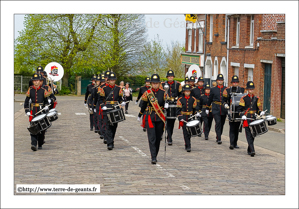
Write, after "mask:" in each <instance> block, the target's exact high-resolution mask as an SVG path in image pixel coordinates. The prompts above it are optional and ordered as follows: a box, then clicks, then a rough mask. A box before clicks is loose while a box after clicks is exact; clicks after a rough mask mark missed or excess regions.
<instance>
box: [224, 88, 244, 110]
mask: <svg viewBox="0 0 299 209" xmlns="http://www.w3.org/2000/svg"><path fill="white" fill-rule="evenodd" d="M244 90H245V89H244V88H243V87H240V86H237V87H232V86H231V87H227V88H226V89H224V91H223V100H224V104H225V103H226V104H228V105H230V100H231V98H232V97H231V93H242V94H244Z"/></svg>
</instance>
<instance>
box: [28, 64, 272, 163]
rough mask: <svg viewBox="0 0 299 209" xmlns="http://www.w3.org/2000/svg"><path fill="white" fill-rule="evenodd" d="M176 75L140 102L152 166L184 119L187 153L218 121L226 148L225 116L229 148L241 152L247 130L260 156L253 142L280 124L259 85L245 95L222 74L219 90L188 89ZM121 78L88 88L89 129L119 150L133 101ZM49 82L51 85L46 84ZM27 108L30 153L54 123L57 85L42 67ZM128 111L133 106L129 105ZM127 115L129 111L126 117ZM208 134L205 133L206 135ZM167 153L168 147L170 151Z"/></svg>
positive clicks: (155, 84)
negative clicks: (265, 103) (240, 139)
mask: <svg viewBox="0 0 299 209" xmlns="http://www.w3.org/2000/svg"><path fill="white" fill-rule="evenodd" d="M174 77H175V75H174V72H173V71H172V70H169V71H168V72H167V74H166V78H167V81H166V82H161V80H160V76H159V75H158V74H153V75H152V76H151V77H147V78H146V79H145V85H144V86H142V87H141V88H140V89H139V94H138V97H137V100H136V103H135V104H137V103H138V101H139V100H140V99H141V100H140V103H139V107H140V112H139V113H138V116H137V121H139V122H140V123H142V125H141V126H142V127H143V130H144V131H145V132H147V137H148V143H149V149H150V153H151V163H152V164H156V163H157V156H158V153H159V149H160V141H161V140H162V136H163V132H164V131H165V143H166V140H167V143H168V145H172V143H173V140H172V139H173V136H172V135H173V129H174V123H175V120H176V119H178V120H179V129H180V128H182V131H183V138H184V142H185V150H186V151H187V152H190V151H191V137H201V135H202V134H204V139H205V140H208V139H209V133H210V130H211V125H212V121H213V119H214V121H215V132H216V142H217V143H218V144H221V143H222V141H221V136H222V134H223V126H224V124H225V120H226V116H227V115H228V120H229V139H230V146H229V149H231V150H233V149H236V148H239V146H238V144H237V142H238V136H239V132H241V131H242V127H243V128H244V129H245V136H246V139H247V142H248V148H247V153H248V154H249V155H250V156H252V157H253V156H254V155H255V149H254V145H253V143H254V139H255V137H256V136H258V135H262V134H264V133H266V132H267V131H268V129H267V124H268V125H269V126H270V125H275V124H276V118H275V117H274V116H271V115H269V116H265V112H266V111H262V110H261V103H260V99H259V97H258V96H256V95H254V88H255V85H254V83H253V82H252V81H249V82H247V85H246V91H247V92H248V93H244V92H245V89H244V88H242V87H240V86H239V78H238V76H236V75H234V76H233V77H232V80H231V83H232V86H230V87H226V86H224V85H223V80H224V79H223V75H222V74H219V75H218V76H217V80H216V82H217V85H216V86H214V87H212V88H211V87H210V85H209V84H205V85H204V79H203V78H202V77H199V78H198V80H197V83H195V79H196V78H195V77H194V76H191V77H190V78H188V77H186V78H185V84H184V85H183V86H182V85H181V83H180V82H177V81H175V80H174ZM116 79H117V78H116V75H115V73H114V72H112V71H109V70H108V71H106V72H105V73H103V74H101V75H98V76H95V75H94V76H93V77H92V78H91V82H92V83H91V84H89V85H88V86H87V88H86V93H85V99H84V105H85V107H86V108H87V109H88V112H89V120H90V130H91V131H93V129H94V131H95V133H98V134H99V135H100V138H101V139H104V141H103V143H104V144H107V149H108V150H113V148H114V142H115V140H114V137H115V134H116V130H117V127H118V123H119V122H122V121H125V114H124V110H123V108H122V107H124V106H126V104H127V103H128V102H129V101H132V89H131V88H129V84H128V83H127V84H126V87H121V86H117V85H115V83H116ZM47 81H48V82H47ZM29 85H30V86H29V89H28V91H27V93H26V99H25V103H24V108H25V113H26V115H27V116H29V122H30V125H29V127H28V131H29V132H30V136H31V149H32V150H33V151H37V149H42V145H43V144H44V143H45V132H46V130H47V129H48V128H49V127H50V126H51V122H53V121H55V120H56V119H57V118H58V116H57V111H56V110H55V106H56V104H57V101H56V97H55V96H54V93H55V91H53V90H52V88H53V87H54V86H53V82H52V83H51V82H49V79H48V78H47V73H46V72H45V71H43V68H42V67H41V66H39V67H38V68H37V71H36V73H34V75H33V77H32V79H31V81H30V84H29ZM127 107H128V105H127ZM125 113H126V114H127V108H126V112H125ZM202 129H203V130H202ZM165 149H166V147H165Z"/></svg>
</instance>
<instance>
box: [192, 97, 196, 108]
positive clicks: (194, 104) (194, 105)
mask: <svg viewBox="0 0 299 209" xmlns="http://www.w3.org/2000/svg"><path fill="white" fill-rule="evenodd" d="M192 98H193V99H194V103H193V108H195V107H196V106H197V102H196V99H195V97H192Z"/></svg>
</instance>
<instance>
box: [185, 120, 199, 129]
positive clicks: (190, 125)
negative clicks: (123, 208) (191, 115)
mask: <svg viewBox="0 0 299 209" xmlns="http://www.w3.org/2000/svg"><path fill="white" fill-rule="evenodd" d="M198 124H199V121H198V120H192V121H190V122H188V123H187V125H186V126H188V127H193V126H196V125H198Z"/></svg>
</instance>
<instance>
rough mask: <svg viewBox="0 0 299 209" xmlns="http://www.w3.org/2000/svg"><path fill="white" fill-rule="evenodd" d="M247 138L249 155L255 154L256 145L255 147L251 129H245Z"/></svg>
mask: <svg viewBox="0 0 299 209" xmlns="http://www.w3.org/2000/svg"><path fill="white" fill-rule="evenodd" d="M245 136H246V139H247V143H248V148H247V152H248V153H251V152H255V150H254V145H253V142H254V137H253V136H252V134H251V132H250V129H249V127H245Z"/></svg>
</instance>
